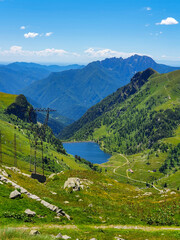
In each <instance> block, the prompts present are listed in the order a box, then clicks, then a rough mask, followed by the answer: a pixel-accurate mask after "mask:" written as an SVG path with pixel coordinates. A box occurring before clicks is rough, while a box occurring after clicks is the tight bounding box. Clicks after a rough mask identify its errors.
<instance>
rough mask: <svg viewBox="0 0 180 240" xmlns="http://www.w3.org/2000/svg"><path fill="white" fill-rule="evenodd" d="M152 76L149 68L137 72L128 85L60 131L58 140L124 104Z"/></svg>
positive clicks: (68, 136) (153, 72)
mask: <svg viewBox="0 0 180 240" xmlns="http://www.w3.org/2000/svg"><path fill="white" fill-rule="evenodd" d="M152 74H155V71H154V70H153V69H150V68H149V69H147V70H146V71H144V72H138V73H137V74H135V76H134V77H133V78H132V79H131V82H130V83H129V84H127V85H126V86H124V87H122V88H119V89H118V90H117V91H116V92H115V93H113V94H112V95H110V96H108V97H106V98H105V99H104V100H102V101H101V102H100V103H98V104H96V105H95V106H93V107H91V108H90V109H89V110H88V111H87V112H86V113H85V114H84V115H83V117H82V118H80V119H79V120H78V121H76V122H75V123H73V124H72V125H71V126H68V127H67V128H66V129H64V131H62V132H61V133H60V135H59V136H60V138H62V139H63V138H66V139H68V138H71V137H72V136H73V135H74V133H75V132H77V131H78V130H79V129H80V128H82V127H84V125H86V124H89V123H90V122H92V121H94V120H95V119H96V118H98V117H100V116H101V115H103V114H105V113H106V112H108V111H110V110H112V109H113V108H114V107H115V106H116V105H117V104H119V103H121V102H124V101H125V100H126V99H127V98H128V97H130V96H131V95H133V94H134V93H135V92H137V91H138V90H139V89H140V87H141V86H142V85H143V84H144V83H145V82H146V81H147V80H148V78H149V77H150V76H151V75H152Z"/></svg>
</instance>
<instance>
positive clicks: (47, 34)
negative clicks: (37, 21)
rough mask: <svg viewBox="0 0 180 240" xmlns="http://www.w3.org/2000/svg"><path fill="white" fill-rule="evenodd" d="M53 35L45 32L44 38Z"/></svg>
mask: <svg viewBox="0 0 180 240" xmlns="http://www.w3.org/2000/svg"><path fill="white" fill-rule="evenodd" d="M52 34H53V33H52V32H47V33H46V34H45V36H46V37H49V36H51V35H52Z"/></svg>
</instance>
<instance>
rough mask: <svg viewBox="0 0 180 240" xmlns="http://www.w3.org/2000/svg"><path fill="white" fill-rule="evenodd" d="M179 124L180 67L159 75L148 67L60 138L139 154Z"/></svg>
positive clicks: (91, 110) (169, 134) (69, 127)
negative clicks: (88, 142)
mask: <svg viewBox="0 0 180 240" xmlns="http://www.w3.org/2000/svg"><path fill="white" fill-rule="evenodd" d="M179 124H180V70H177V71H173V72H170V73H166V74H159V73H157V72H156V71H155V70H153V69H151V68H148V69H147V70H145V71H143V72H138V73H136V74H135V75H134V76H133V78H132V79H131V82H130V83H129V84H127V85H126V86H124V87H121V88H119V89H118V90H117V91H116V92H114V93H113V94H111V95H109V96H108V97H106V98H105V99H104V100H102V101H101V102H99V103H98V104H96V105H95V106H93V107H91V108H90V109H89V110H88V111H87V112H86V113H85V114H84V115H83V116H82V117H81V118H80V119H79V120H78V121H76V122H74V123H73V124H71V125H70V126H68V127H66V128H65V129H64V130H63V131H62V132H61V133H60V135H59V137H60V138H61V139H70V140H75V141H84V140H85V141H87V140H91V141H97V142H99V144H101V147H102V148H104V149H105V150H106V151H107V150H108V151H109V152H120V153H122V152H123V153H126V154H135V153H137V152H141V151H144V150H145V149H148V148H153V147H154V148H155V146H156V147H157V143H158V141H159V140H161V139H164V138H169V137H172V136H174V131H175V130H176V129H177V128H178V126H179ZM177 139H178V138H177Z"/></svg>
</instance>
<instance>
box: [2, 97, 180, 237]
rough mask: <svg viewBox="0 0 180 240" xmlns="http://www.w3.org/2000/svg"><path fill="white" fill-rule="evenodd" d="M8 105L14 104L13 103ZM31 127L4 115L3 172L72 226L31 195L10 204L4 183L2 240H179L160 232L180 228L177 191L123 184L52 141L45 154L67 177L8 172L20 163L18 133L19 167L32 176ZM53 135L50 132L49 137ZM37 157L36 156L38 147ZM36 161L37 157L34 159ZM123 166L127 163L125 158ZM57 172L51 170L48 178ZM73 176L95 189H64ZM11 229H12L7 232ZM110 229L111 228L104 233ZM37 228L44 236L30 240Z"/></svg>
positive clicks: (108, 172)
mask: <svg viewBox="0 0 180 240" xmlns="http://www.w3.org/2000/svg"><path fill="white" fill-rule="evenodd" d="M4 102H8V104H9V103H12V102H11V101H9V100H8V101H4ZM8 104H6V107H7V105H8ZM4 106H5V105H4ZM12 117H13V119H12ZM25 125H27V126H28V123H25V122H23V121H22V120H19V119H17V118H16V117H15V116H10V117H9V116H7V115H5V114H4V112H3V111H1V114H0V130H1V133H2V135H1V136H2V145H1V146H2V160H3V164H0V169H4V170H5V171H6V172H7V174H8V178H9V179H10V180H11V181H14V182H16V183H17V184H18V185H20V186H22V187H24V188H25V189H27V190H28V191H29V192H31V193H32V194H36V195H37V196H39V197H40V198H41V199H43V200H45V201H47V202H49V203H51V204H54V205H56V206H58V207H59V208H62V209H63V210H64V211H65V212H66V213H67V214H69V215H70V216H71V221H68V220H67V219H66V218H64V217H60V218H57V217H56V214H55V213H54V212H51V211H50V210H48V209H46V208H45V207H43V206H42V205H41V204H40V203H38V202H36V201H35V200H32V199H29V198H27V197H26V196H25V195H22V196H21V198H20V199H13V200H12V199H9V194H10V192H11V191H12V190H13V188H12V187H11V186H10V185H9V184H5V183H4V184H3V185H2V184H0V226H1V229H0V238H1V239H51V238H52V236H51V235H52V234H53V235H57V234H58V233H59V232H61V233H62V234H67V235H69V236H71V237H72V239H77V238H79V239H89V238H90V237H92V238H93V237H96V238H97V239H108V240H109V239H114V237H117V236H118V235H121V236H122V237H124V238H125V239H126V238H127V239H134V236H135V237H136V239H137V240H142V237H143V239H144V238H148V239H166V238H168V239H172V240H174V239H176V238H177V236H178V233H177V231H176V230H175V229H173V230H172V231H171V232H169V231H167V230H161V231H160V227H159V226H161V225H164V226H179V224H180V222H179V218H178V213H179V205H178V204H179V192H178V191H175V194H171V193H172V192H171V191H170V192H167V193H166V194H165V193H162V194H159V192H157V191H156V190H154V189H153V188H151V189H149V188H145V189H139V188H137V187H134V186H131V185H130V184H127V183H126V182H124V183H119V182H117V181H116V180H113V179H112V178H111V169H110V168H109V169H108V171H107V172H105V171H104V170H103V173H98V172H95V171H92V170H90V168H89V167H88V166H87V165H84V164H81V163H79V162H76V161H75V160H74V157H72V156H69V155H65V154H63V153H61V152H57V150H56V148H55V146H54V145H53V144H50V143H49V142H44V155H46V156H48V157H49V158H50V162H51V163H52V162H53V160H55V162H56V170H58V171H61V170H62V172H61V173H59V174H57V175H55V176H54V177H53V178H48V179H47V181H46V182H45V183H44V184H42V183H39V182H38V181H37V180H34V179H31V178H29V177H27V176H24V175H22V174H20V173H15V172H13V171H12V170H7V169H6V168H4V167H3V165H7V166H12V165H13V164H14V146H13V138H14V133H16V140H17V144H16V147H17V148H16V151H17V166H18V168H20V169H21V171H22V172H25V173H29V154H30V144H29V139H28V137H27V136H28V130H27V128H26V127H27V126H26V127H25ZM23 126H24V127H23ZM105 131H106V129H103V130H102V132H105ZM100 133H101V131H100ZM48 134H49V132H47V135H48ZM32 152H34V148H33V149H32ZM32 156H34V155H33V154H32ZM37 159H39V160H41V148H40V147H38V148H37ZM122 161H124V160H123V158H122ZM102 167H103V166H102ZM37 170H38V172H39V173H41V172H42V169H41V165H39V167H38V168H37ZM51 173H52V172H51V171H50V170H49V169H48V168H46V171H45V174H46V176H48V175H50V174H51ZM69 177H78V178H80V179H87V180H89V181H90V184H89V186H88V188H85V189H84V190H80V191H78V192H71V191H70V190H67V189H64V188H63V186H64V183H65V181H66V180H67V179H68V178H69ZM117 179H118V177H117ZM118 180H119V179H118ZM54 193H56V194H54ZM164 195H166V196H164ZM5 203H6V204H5ZM27 208H29V209H31V210H33V211H35V212H36V213H37V215H36V216H35V217H34V218H28V217H27V216H26V215H25V214H24V211H25V209H27ZM120 224H122V225H129V227H130V230H125V229H114V226H115V225H120ZM74 225H75V226H76V227H75V228H74ZM134 225H136V226H137V225H140V226H139V228H140V229H141V228H142V227H143V229H146V226H147V225H152V226H156V227H157V229H156V228H155V229H154V230H152V229H148V230H147V229H146V232H144V231H142V230H140V229H139V230H137V229H136V228H137V227H136V226H134ZM7 226H8V227H10V228H11V229H6V228H7ZM63 227H64V228H63ZM98 227H99V228H98ZM104 227H105V229H103V228H104ZM106 227H107V229H106ZM131 227H132V229H131ZM135 227H136V228H135ZM31 228H36V229H38V230H39V231H40V232H41V234H42V235H41V236H37V237H36V236H34V237H33V238H32V237H31V236H29V232H30V229H31ZM21 231H22V232H21ZM87 232H88V235H87ZM161 234H163V235H161Z"/></svg>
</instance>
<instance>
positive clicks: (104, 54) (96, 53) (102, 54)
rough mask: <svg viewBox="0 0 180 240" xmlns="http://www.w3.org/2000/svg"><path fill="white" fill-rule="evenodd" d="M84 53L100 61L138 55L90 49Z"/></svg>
mask: <svg viewBox="0 0 180 240" xmlns="http://www.w3.org/2000/svg"><path fill="white" fill-rule="evenodd" d="M84 53H85V54H87V55H88V56H90V57H93V58H100V59H101V58H111V57H122V58H127V57H130V56H133V55H135V54H137V53H125V52H118V51H114V50H111V49H100V50H95V49H94V48H88V49H87V50H85V51H84ZM138 55H141V54H138Z"/></svg>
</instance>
